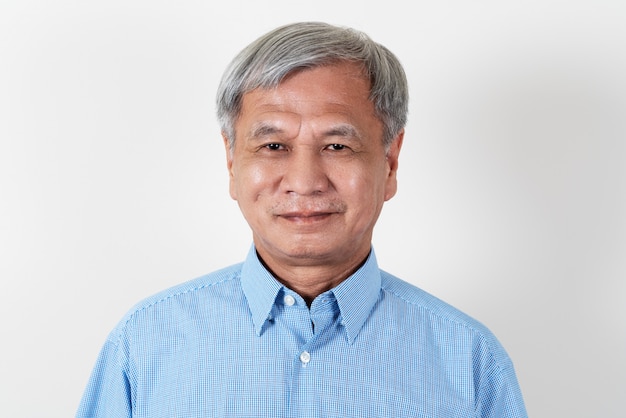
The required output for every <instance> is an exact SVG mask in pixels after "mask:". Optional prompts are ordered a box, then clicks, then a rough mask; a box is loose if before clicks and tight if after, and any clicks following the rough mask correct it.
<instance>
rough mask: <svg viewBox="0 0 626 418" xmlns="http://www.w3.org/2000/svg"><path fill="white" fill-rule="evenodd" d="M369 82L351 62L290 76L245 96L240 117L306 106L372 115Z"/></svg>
mask: <svg viewBox="0 0 626 418" xmlns="http://www.w3.org/2000/svg"><path fill="white" fill-rule="evenodd" d="M370 85H371V83H370V80H369V78H368V77H366V75H365V73H364V70H363V67H362V66H361V65H359V64H357V63H354V62H347V61H343V62H339V63H334V64H331V65H324V66H319V67H313V68H305V69H299V70H297V71H293V72H291V73H290V74H289V75H288V76H287V77H285V78H284V79H283V80H282V81H281V82H280V83H279V84H278V85H277V86H275V87H269V88H263V87H259V88H256V89H253V90H251V91H248V92H246V93H245V94H244V95H243V97H242V101H241V108H240V115H239V116H242V114H245V113H249V112H258V111H263V110H269V109H270V108H271V109H272V110H281V109H283V108H289V109H291V110H298V109H305V108H307V106H309V107H311V106H312V107H313V108H317V109H319V110H320V111H326V110H328V108H333V107H336V108H337V109H340V108H342V107H344V108H348V109H349V108H358V111H359V112H363V111H367V113H368V114H369V113H372V112H373V110H374V104H373V102H372V101H371V100H370Z"/></svg>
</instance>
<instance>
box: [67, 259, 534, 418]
mask: <svg viewBox="0 0 626 418" xmlns="http://www.w3.org/2000/svg"><path fill="white" fill-rule="evenodd" d="M78 417H81V418H82V417H103V418H104V417H106V418H118V417H119V418H121V417H146V418H147V417H150V418H157V417H163V418H173V417H185V418H193V417H198V418H200V417H202V418H206V417H272V418H274V417H394V418H396V417H397V418H402V417H423V418H432V417H446V418H457V417H458V418H461V417H463V418H469V417H493V418H496V417H497V418H508V417H526V413H525V410H524V404H523V401H522V398H521V394H520V390H519V387H518V385H517V381H516V379H515V373H514V370H513V366H512V364H511V361H510V359H509V357H508V356H507V354H506V353H505V351H504V350H503V348H502V346H501V345H500V344H499V342H498V341H497V340H496V338H495V337H494V336H493V335H492V333H490V332H489V331H488V330H487V329H486V328H485V327H484V326H483V325H481V324H480V323H478V322H477V321H475V320H473V319H471V318H469V317H468V316H466V315H464V314H463V313H461V312H459V311H458V310H456V309H454V308H452V307H451V306H449V305H447V304H445V303H444V302H442V301H440V300H439V299H437V298H435V297H433V296H431V295H429V294H427V293H426V292H424V291H422V290H420V289H418V288H416V287H414V286H412V285H410V284H408V283H406V282H404V281H401V280H399V279H398V278H396V277H394V276H392V275H390V274H388V273H385V272H383V271H381V270H379V268H378V266H377V263H376V258H375V255H374V253H373V252H372V253H371V255H370V256H369V257H368V259H367V261H366V263H365V264H364V265H363V266H362V267H361V268H360V269H359V270H357V272H356V273H354V274H353V275H352V276H350V277H349V278H348V279H346V280H345V281H343V282H342V283H341V284H339V285H338V286H337V287H336V288H334V289H331V290H330V291H328V292H324V293H322V294H321V295H319V296H318V297H317V298H315V299H314V300H313V302H312V303H311V306H310V308H309V307H307V305H306V302H305V301H304V299H303V298H301V297H300V296H299V295H298V294H297V293H296V292H294V291H293V290H291V289H289V288H287V287H286V286H284V285H282V284H281V283H280V282H278V281H277V280H276V279H274V278H273V277H272V275H271V274H270V273H269V272H268V271H267V270H266V269H265V268H264V267H263V265H262V264H261V262H260V261H259V259H258V257H257V255H256V252H255V251H254V248H253V249H252V250H251V251H250V253H249V255H248V257H247V259H246V261H245V262H244V263H243V264H239V265H235V266H232V267H229V268H226V269H223V270H221V271H218V272H215V273H213V274H210V275H207V276H204V277H200V278H198V279H196V280H193V281H191V282H188V283H184V284H182V285H179V286H177V287H174V288H172V289H169V290H167V291H164V292H161V293H159V294H157V295H155V296H153V297H151V298H149V299H146V300H145V301H143V302H141V303H140V304H138V305H137V306H136V307H135V308H134V309H132V310H131V311H130V312H129V313H128V314H127V315H126V316H125V317H124V318H123V320H122V321H121V322H120V323H119V325H118V326H117V327H116V328H115V329H114V330H113V332H112V333H111V334H110V335H109V337H108V339H107V341H106V344H105V346H104V348H103V350H102V352H101V354H100V358H99V360H98V363H97V366H96V368H95V370H94V373H93V376H92V378H91V381H90V383H89V386H88V388H87V391H86V392H85V396H84V398H83V402H82V404H81V407H80V410H79V413H78Z"/></svg>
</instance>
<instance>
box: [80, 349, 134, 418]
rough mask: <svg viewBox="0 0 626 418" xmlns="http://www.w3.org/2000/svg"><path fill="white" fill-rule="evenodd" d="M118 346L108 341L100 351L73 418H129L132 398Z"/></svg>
mask: <svg viewBox="0 0 626 418" xmlns="http://www.w3.org/2000/svg"><path fill="white" fill-rule="evenodd" d="M123 364H124V362H123V359H122V353H121V350H120V347H119V346H118V344H116V343H115V342H113V341H111V340H107V342H106V343H105V344H104V347H103V348H102V350H101V351H100V355H99V356H98V360H97V362H96V365H95V367H94V369H93V371H92V374H91V377H90V379H89V382H88V384H87V388H86V389H85V392H84V394H83V398H82V400H81V403H80V406H79V408H78V412H77V414H76V418H104V417H106V418H130V417H132V401H131V391H130V384H129V380H128V374H127V372H126V371H125V368H124V367H123Z"/></svg>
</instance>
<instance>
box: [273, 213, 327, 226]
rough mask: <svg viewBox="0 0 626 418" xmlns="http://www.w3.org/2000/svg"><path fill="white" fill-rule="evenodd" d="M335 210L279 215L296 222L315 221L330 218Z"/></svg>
mask: <svg viewBox="0 0 626 418" xmlns="http://www.w3.org/2000/svg"><path fill="white" fill-rule="evenodd" d="M334 213H335V212H323V211H304V212H285V213H280V214H278V215H277V216H278V217H279V218H282V219H285V220H287V221H290V222H294V223H314V222H319V221H323V220H326V219H328V218H329V217H330V216H331V215H333V214H334Z"/></svg>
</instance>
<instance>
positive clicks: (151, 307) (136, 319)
mask: <svg viewBox="0 0 626 418" xmlns="http://www.w3.org/2000/svg"><path fill="white" fill-rule="evenodd" d="M241 267H242V263H239V264H235V265H232V266H229V267H226V268H223V269H220V270H217V271H215V272H213V273H209V274H206V275H204V276H200V277H198V278H195V279H193V280H189V281H187V282H184V283H181V284H178V285H176V286H173V287H170V288H168V289H165V290H162V291H160V292H158V293H156V294H154V295H152V296H149V297H147V298H145V299H143V300H142V301H140V302H139V303H137V304H135V305H134V306H133V307H132V308H131V309H130V310H129V311H128V312H127V313H126V314H125V315H124V316H123V317H122V319H121V320H120V321H119V322H118V324H117V326H116V327H115V329H113V331H112V332H111V334H110V335H109V340H112V341H115V340H118V339H119V338H120V337H121V335H122V334H125V333H127V331H128V327H136V326H142V325H141V324H142V323H146V322H152V323H163V322H167V321H180V319H181V318H182V317H184V316H186V315H189V314H191V313H192V312H194V311H195V310H197V309H198V308H199V306H207V304H208V305H210V304H211V303H218V302H219V301H224V300H225V301H228V300H231V299H236V298H239V295H240V294H241V293H242V292H241V284H240V276H241ZM144 326H145V325H144Z"/></svg>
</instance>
